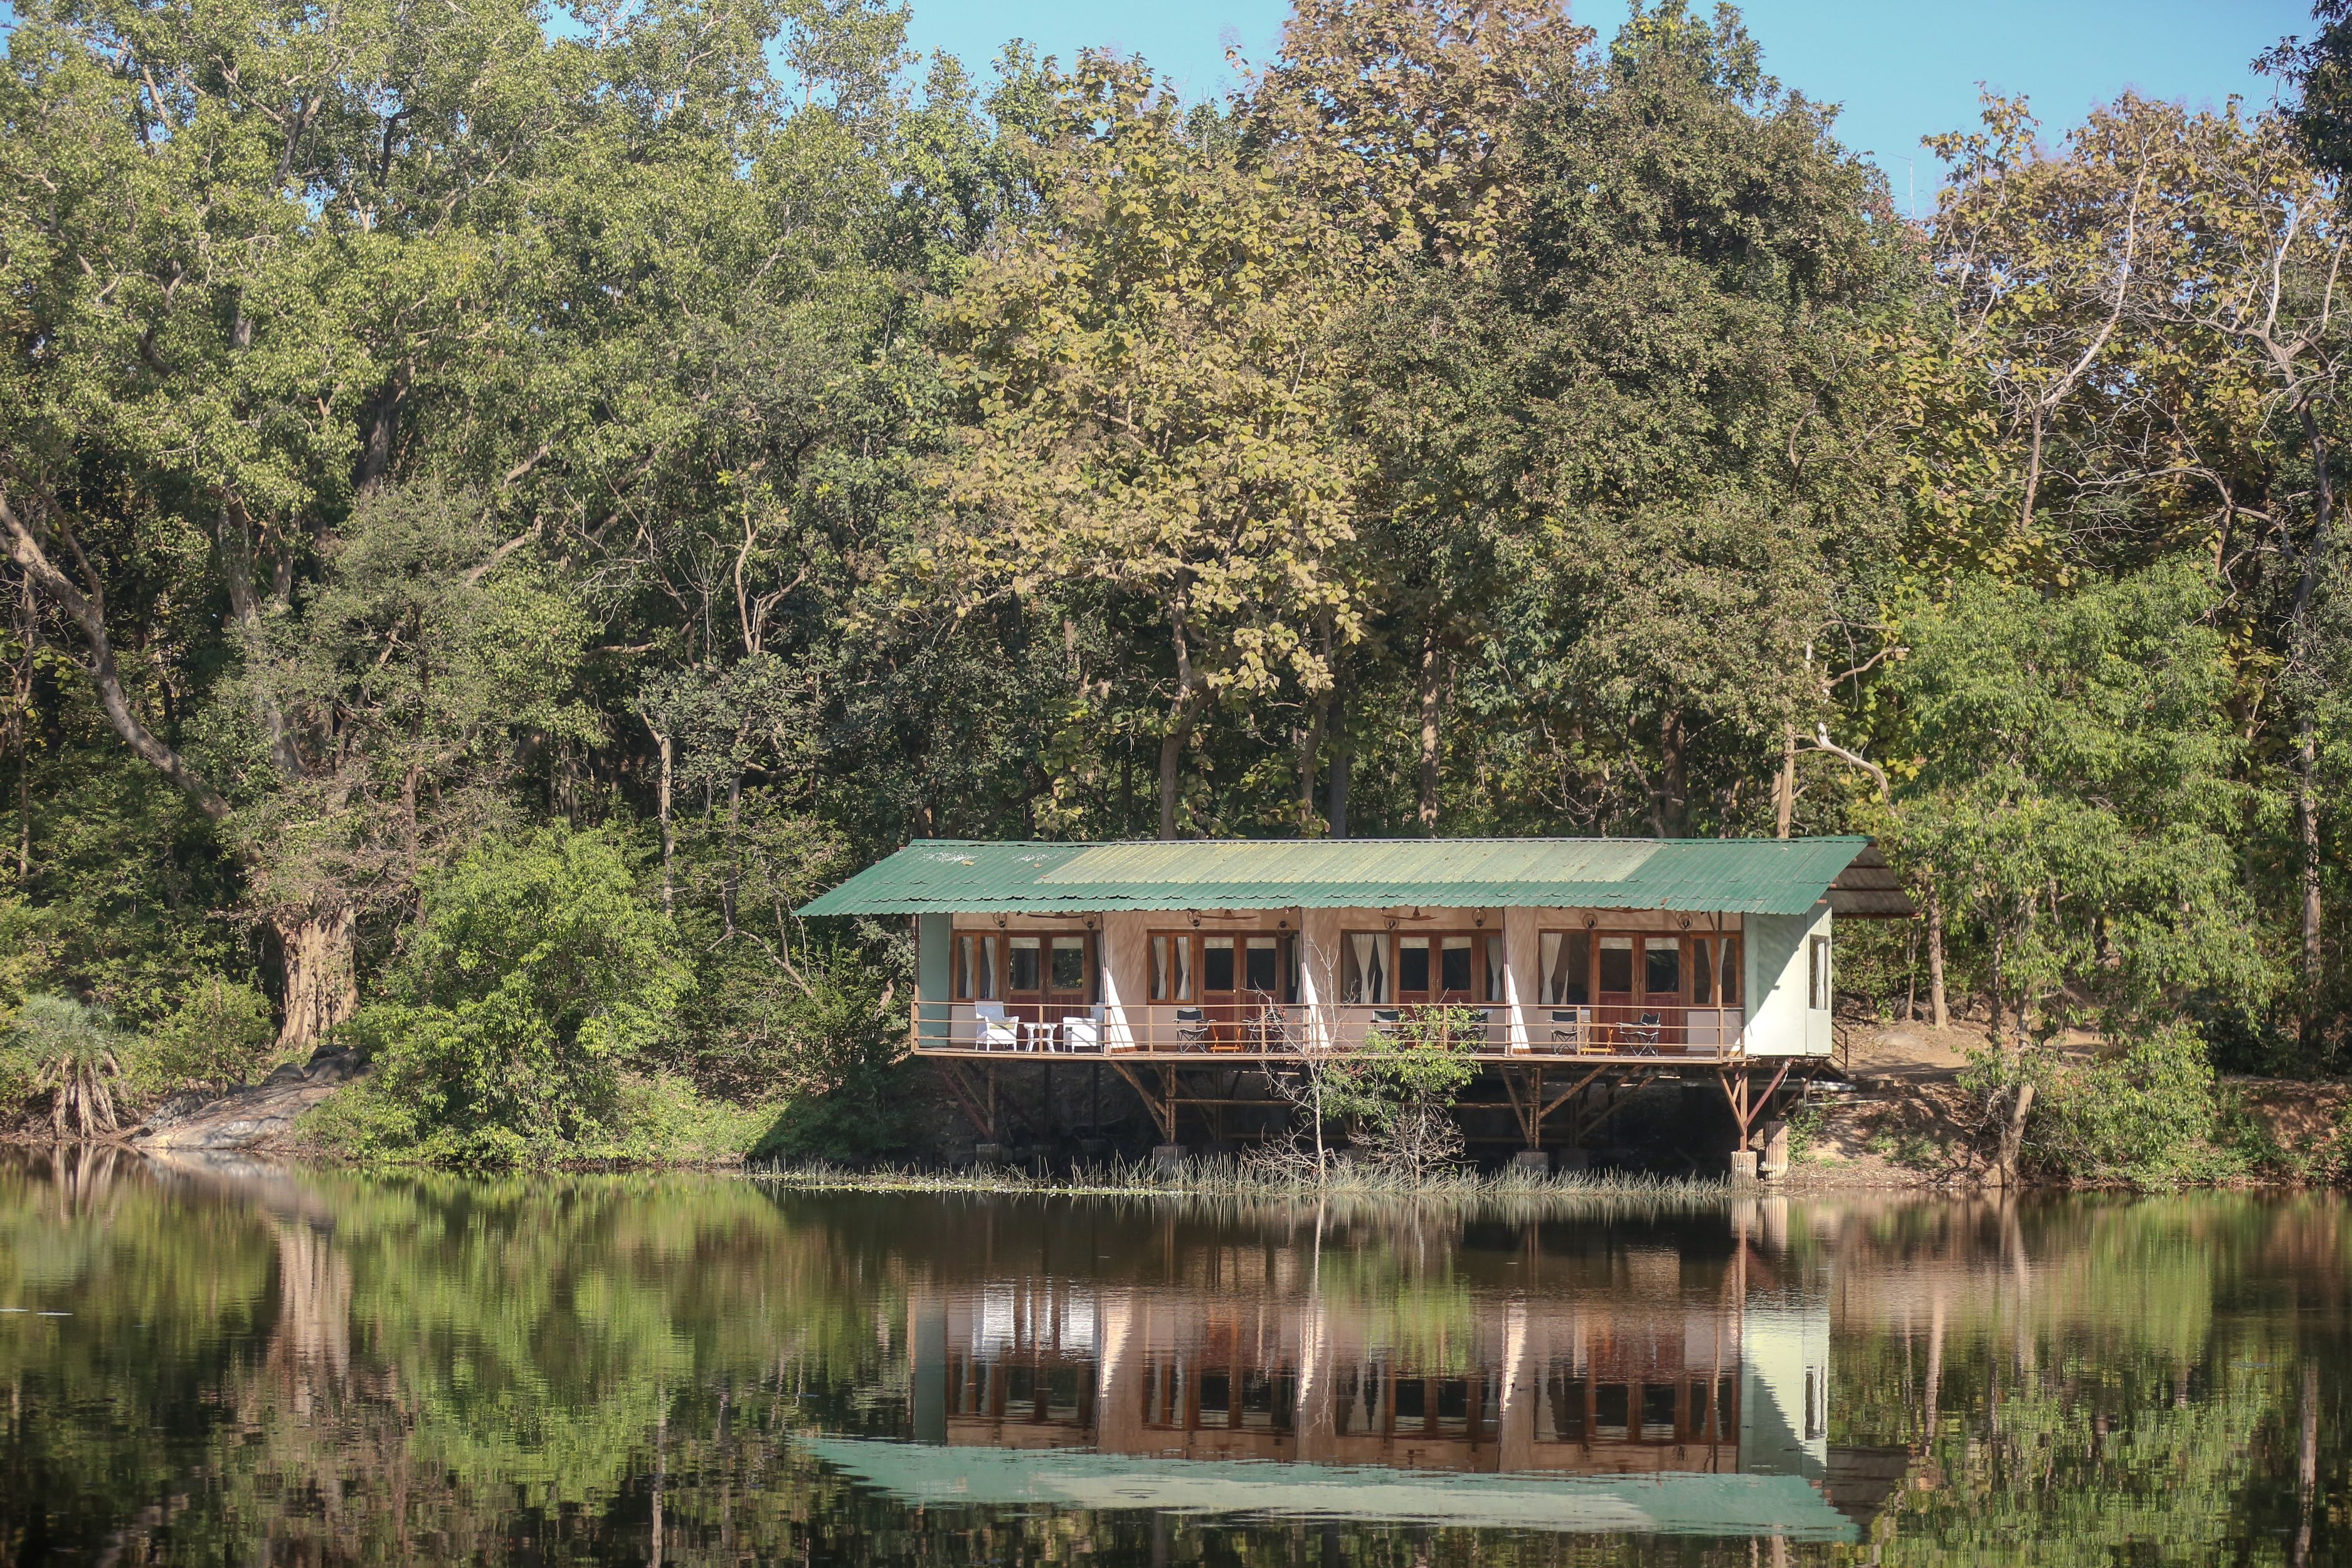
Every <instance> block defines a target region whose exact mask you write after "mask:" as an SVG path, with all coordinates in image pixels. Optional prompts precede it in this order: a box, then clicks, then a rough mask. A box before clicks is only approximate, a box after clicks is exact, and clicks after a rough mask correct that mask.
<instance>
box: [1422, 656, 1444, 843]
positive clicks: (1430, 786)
mask: <svg viewBox="0 0 2352 1568" xmlns="http://www.w3.org/2000/svg"><path fill="white" fill-rule="evenodd" d="M1444 672H1445V661H1444V658H1442V657H1440V655H1439V653H1438V647H1437V631H1436V628H1434V627H1432V628H1431V629H1430V630H1429V631H1427V632H1425V633H1423V636H1422V639H1421V809H1420V813H1419V816H1420V819H1421V830H1422V831H1423V833H1426V834H1429V835H1430V836H1432V837H1435V836H1436V833H1437V708H1438V698H1439V695H1440V693H1441V691H1442V689H1443V687H1444Z"/></svg>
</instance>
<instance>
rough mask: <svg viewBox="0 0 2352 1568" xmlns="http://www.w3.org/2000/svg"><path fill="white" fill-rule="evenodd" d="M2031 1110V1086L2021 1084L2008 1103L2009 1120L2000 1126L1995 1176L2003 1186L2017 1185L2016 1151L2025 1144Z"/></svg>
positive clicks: (2029, 1084)
mask: <svg viewBox="0 0 2352 1568" xmlns="http://www.w3.org/2000/svg"><path fill="white" fill-rule="evenodd" d="M2032 1110H2033V1085H2032V1084H2031V1083H2021V1084H2019V1085H2018V1086H2017V1089H2016V1091H2015V1098H2013V1099H2012V1100H2011V1101H2010V1106H2009V1120H2008V1121H2005V1122H2003V1123H2002V1124H2001V1129H2000V1156H1999V1164H1998V1166H1997V1167H1996V1174H1998V1175H1999V1176H2000V1184H2001V1185H2003V1186H2015V1185H2016V1184H2017V1151H2018V1148H2019V1146H2020V1145H2021V1144H2022V1143H2023V1142H2025V1119H2026V1117H2027V1116H2028V1115H2030V1114H2031V1113H2032Z"/></svg>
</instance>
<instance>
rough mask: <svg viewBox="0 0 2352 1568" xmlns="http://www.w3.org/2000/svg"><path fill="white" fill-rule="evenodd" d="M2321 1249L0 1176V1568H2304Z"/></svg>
mask: <svg viewBox="0 0 2352 1568" xmlns="http://www.w3.org/2000/svg"><path fill="white" fill-rule="evenodd" d="M2347 1260H2352V1226H2347V1215H2346V1210H2345V1207H2344V1205H2342V1204H2340V1203H2339V1202H2338V1201H2336V1199H2335V1198H2333V1197H2332V1196H2284V1197H2263V1196H2245V1195H2214V1196H2195V1197H2182V1198H2166V1199H2155V1200H2137V1201H2131V1200H2120V1199H2105V1198H2100V1199H2087V1198H2051V1199H2027V1200H2024V1201H2022V1202H2018V1203H2012V1204H2009V1205H2000V1204H1997V1203H1992V1202H1935V1203H1917V1202H1897V1201H1891V1200H1886V1199H1878V1198H1853V1199H1844V1198H1840V1199H1835V1200H1811V1201H1802V1200H1788V1199H1780V1198H1767V1199H1759V1200H1754V1201H1740V1202H1734V1203H1727V1204H1723V1205H1714V1206H1701V1207H1696V1208H1685V1209H1675V1210H1671V1211H1663V1212H1661V1211H1643V1210H1638V1209H1606V1208H1596V1209H1592V1210H1591V1211H1588V1212H1554V1213H1549V1214H1544V1215H1527V1214H1517V1213H1512V1212H1507V1211H1494V1212H1486V1213H1471V1214H1465V1213H1462V1212H1458V1211H1454V1210H1443V1209H1440V1210H1427V1211H1418V1212H1417V1211H1413V1210H1410V1209H1400V1208H1392V1207H1391V1208H1367V1209H1348V1208H1343V1207H1325V1208H1321V1209H1318V1207H1317V1206H1316V1205H1234V1206H1230V1207H1220V1206H1217V1205H1206V1204H1196V1205H1189V1206H1178V1205H1171V1204H1169V1203H1165V1202H1149V1203H1146V1202H1135V1203H1115V1202H1098V1201H1075V1200H1066V1199H1062V1200H1045V1199H982V1198H976V1197H929V1196H835V1195H814V1194H795V1193H790V1192H783V1191H779V1190H777V1189H775V1188H773V1187H771V1186H767V1185H763V1184H760V1183H756V1182H752V1181H743V1180H729V1179H715V1178H711V1179H705V1178H694V1179H688V1178H667V1177H663V1178H651V1177H647V1178H625V1177H623V1178H611V1179H591V1178H583V1179H577V1180H547V1179H531V1180H510V1181H465V1180H457V1179H444V1178H436V1177H395V1178H376V1177H363V1176H357V1175H351V1174H345V1173H310V1172H299V1171H293V1172H289V1171H282V1170H274V1169H270V1168H267V1167H260V1166H252V1165H238V1164H234V1163H232V1164H195V1163H189V1164H173V1165H169V1166H164V1165H156V1164H151V1163H146V1162H144V1161H142V1160H140V1159H138V1158H136V1157H131V1156H127V1155H122V1154H118V1153H113V1152H100V1151H88V1152H67V1153H64V1154H61V1155H59V1156H57V1157H55V1158H51V1157H48V1156H46V1155H44V1156H41V1157H38V1158H35V1159H31V1160H17V1161H15V1162H14V1163H0V1309H5V1311H0V1380H4V1381H5V1388H6V1402H7V1403H6V1415H7V1426H6V1434H5V1443H0V1564H14V1563H69V1562H98V1561H106V1562H121V1563H145V1562H157V1563H345V1562H352V1563H357V1562H382V1563H398V1562H411V1561H436V1562H439V1561H465V1562H488V1563H556V1562H562V1563H571V1562H595V1563H755V1562H756V1563H929V1564H961V1563H1079V1562H1085V1563H1139V1564H1140V1563H1253V1564H1255V1563H1268V1564H1273V1563H1281V1564H1293V1563H1299V1564H1326V1563H1383V1564H1387V1563H1394V1564H1399V1565H1403V1564H1417V1563H1430V1564H1450V1563H1678V1564H1679V1563H1725V1564H1761V1563H1782V1562H1806V1563H1817V1562H1837V1563H2022V1562H2032V1563H2209V1562H2211V1563H2222V1562H2226V1563H2282V1564H2287V1563H2328V1562H2344V1561H2347V1560H2352V1546H2347V1542H2352V1519H2347V1500H2352V1492H2347V1479H2352V1477H2347V1455H2352V1426H2347V1417H2348V1416H2352V1357H2347V1336H2346V1331H2345V1325H2346V1280H2347Z"/></svg>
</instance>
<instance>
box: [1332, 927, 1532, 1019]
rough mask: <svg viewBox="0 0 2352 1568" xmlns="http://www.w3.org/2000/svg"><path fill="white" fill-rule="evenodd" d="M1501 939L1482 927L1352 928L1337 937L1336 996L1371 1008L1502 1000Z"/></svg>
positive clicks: (1502, 960)
mask: <svg viewBox="0 0 2352 1568" xmlns="http://www.w3.org/2000/svg"><path fill="white" fill-rule="evenodd" d="M1503 964H1504V959H1503V939H1502V937H1501V936H1500V935H1499V934H1496V933H1491V932H1487V931H1476V930H1473V931H1345V932H1342V933H1341V934H1340V938H1339V999H1340V1000H1341V1001H1342V1002H1354V1003H1360V1004H1363V1005H1369V1006H1375V1007H1383V1006H1390V1005H1396V1004H1414V1003H1433V1002H1472V1003H1476V1002H1499V1001H1501V1000H1502V999H1503Z"/></svg>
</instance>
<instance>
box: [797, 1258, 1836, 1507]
mask: <svg viewBox="0 0 2352 1568" xmlns="http://www.w3.org/2000/svg"><path fill="white" fill-rule="evenodd" d="M1527 1256H1528V1261H1529V1267H1530V1269H1531V1271H1532V1270H1533V1269H1534V1268H1535V1265H1536V1263H1537V1262H1538V1261H1539V1260H1538V1259H1536V1258H1534V1255H1533V1254H1532V1253H1530V1254H1528V1255H1527ZM1515 1267H1516V1265H1515ZM1563 1273H1564V1274H1567V1275H1570V1276H1571V1278H1568V1279H1562V1280H1560V1282H1559V1283H1558V1284H1557V1285H1548V1286H1546V1287H1544V1288H1541V1289H1524V1290H1511V1289H1454V1288H1448V1287H1440V1288H1436V1289H1415V1288H1413V1287H1411V1286H1403V1287H1394V1288H1390V1289H1370V1290H1363V1291H1360V1292H1340V1291H1316V1290H1313V1289H1299V1290H1296V1291H1293V1290H1285V1289H1265V1290H1264V1291H1263V1292H1252V1291H1249V1290H1246V1289H1223V1290H1218V1289H1203V1288H1201V1287H1199V1286H1160V1287H1154V1286H1149V1285H1132V1284H1126V1283H1096V1282H1088V1281H1073V1280H1070V1279H1053V1278H1050V1277H1037V1278H1034V1279H1030V1280H1026V1281H1022V1282H1018V1283H991V1284H987V1285H983V1286H980V1287H977V1288H961V1289H958V1288H945V1289H934V1290H931V1291H929V1292H925V1291H918V1292H917V1293H916V1294H915V1296H914V1297H913V1298H912V1300H910V1303H909V1316H910V1320H911V1321H910V1322H909V1325H908V1327H909V1330H910V1334H909V1344H910V1348H911V1352H912V1363H911V1366H910V1369H909V1371H910V1374H911V1389H910V1392H911V1400H910V1406H909V1415H910V1417H911V1423H910V1424H911V1427H912V1433H911V1435H912V1436H914V1437H915V1438H916V1440H917V1442H916V1444H915V1445H913V1446H908V1445H893V1444H871V1443H862V1442H859V1441H856V1440H854V1439H835V1438H826V1439H823V1440H821V1441H818V1442H817V1443H816V1445H815V1447H816V1450H817V1451H818V1452H819V1453H820V1455H821V1457H823V1458H826V1459H828V1460H829V1461H831V1462H833V1463H835V1464H838V1465H840V1466H842V1467H843V1468H845V1469H846V1470H848V1471H849V1472H851V1473H852V1474H855V1475H857V1476H859V1477H861V1478H862V1479H866V1481H868V1482H869V1483H871V1484H874V1485H877V1486H881V1487H884V1488H886V1489H890V1490H892V1491H894V1492H897V1493H899V1494H902V1495H903V1496H905V1497H907V1498H908V1499H911V1500H922V1501H938V1502H965V1503H976V1502H989V1501H997V1502H1006V1503H1054V1504H1058V1505H1062V1506H1099V1507H1155V1508H1174V1509H1181V1510H1211V1511H1219V1510H1229V1511H1241V1512H1256V1513H1270V1514H1286V1515H1291V1516H1302V1517H1335V1516H1346V1517H1355V1518H1361V1519H1368V1520H1369V1519H1388V1520H1422V1521H1433V1522H1458V1523H1490V1524H1497V1525H1507V1526H1510V1527H1514V1528H1536V1529H1557V1530H1647V1531H1687V1532H1691V1533H1701V1534H1727V1535H1741V1534H1749V1535H1765V1536H1780V1537H1783V1538H1786V1539H1790V1540H1822V1541H1826V1540H1851V1539H1853V1523H1852V1521H1851V1520H1850V1519H1849V1518H1848V1516H1847V1515H1845V1514H1842V1513H1840V1512H1839V1511H1838V1510H1837V1509H1836V1508H1835V1507H1833V1506H1832V1498H1833V1496H1834V1495H1835V1493H1836V1488H1835V1487H1834V1486H1833V1484H1832V1481H1833V1477H1834V1476H1835V1474H1836V1473H1837V1467H1836V1466H1835V1465H1834V1464H1833V1462H1832V1456H1831V1453H1830V1449H1829V1444H1828V1418H1829V1400H1830V1396H1831V1389H1830V1386H1829V1382H1828V1363H1829V1315H1828V1299H1827V1294H1826V1292H1825V1291H1824V1290H1822V1289H1818V1288H1815V1287H1811V1286H1806V1285H1800V1284H1791V1283H1790V1282H1788V1281H1785V1280H1781V1279H1769V1280H1763V1281H1760V1282H1759V1283H1758V1284H1757V1285H1756V1286H1755V1288H1753V1289H1751V1288H1750V1279H1749V1270H1748V1252H1747V1250H1746V1249H1745V1247H1739V1248H1738V1249H1736V1256H1735V1257H1734V1258H1730V1259H1725V1258H1722V1257H1721V1256H1720V1255H1719V1254H1717V1256H1715V1257H1713V1258H1685V1257H1684V1256H1683V1255H1681V1254H1679V1253H1677V1252H1676V1251H1675V1250H1674V1249H1673V1248H1671V1247H1648V1248H1643V1249H1641V1250H1639V1251H1638V1252H1626V1251H1620V1252H1615V1253H1612V1254H1610V1255H1608V1256H1606V1257H1596V1258H1589V1259H1584V1260H1580V1261H1578V1262H1575V1263H1572V1264H1570V1265H1568V1266H1567V1267H1566V1268H1561V1267H1560V1266H1559V1265H1558V1264H1555V1265H1554V1266H1553V1268H1552V1274H1551V1275H1550V1276H1549V1277H1550V1278H1558V1277H1559V1275H1560V1274H1563ZM1574 1276H1586V1277H1587V1278H1575V1277H1574ZM1530 1277H1531V1278H1532V1277H1533V1275H1532V1272H1531V1275H1530Z"/></svg>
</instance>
